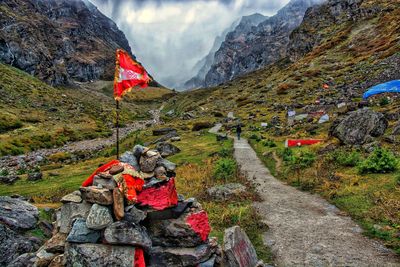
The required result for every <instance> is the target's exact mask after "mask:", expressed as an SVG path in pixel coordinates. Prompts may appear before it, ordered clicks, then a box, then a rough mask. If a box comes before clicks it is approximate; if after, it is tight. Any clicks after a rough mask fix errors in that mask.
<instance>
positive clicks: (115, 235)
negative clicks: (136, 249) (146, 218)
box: [104, 221, 151, 248]
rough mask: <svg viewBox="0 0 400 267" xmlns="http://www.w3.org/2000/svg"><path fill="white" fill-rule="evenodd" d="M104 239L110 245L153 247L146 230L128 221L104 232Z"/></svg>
mask: <svg viewBox="0 0 400 267" xmlns="http://www.w3.org/2000/svg"><path fill="white" fill-rule="evenodd" d="M104 239H105V241H106V242H107V243H109V244H116V245H131V246H140V247H144V248H150V247H151V240H150V238H149V236H148V234H147V232H146V229H144V228H143V227H142V226H140V225H136V224H134V223H131V222H127V221H119V222H115V223H113V224H111V225H109V226H108V227H107V228H106V230H105V231H104Z"/></svg>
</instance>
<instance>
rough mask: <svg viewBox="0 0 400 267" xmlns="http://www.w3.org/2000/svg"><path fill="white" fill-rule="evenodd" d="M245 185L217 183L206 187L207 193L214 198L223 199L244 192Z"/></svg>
mask: <svg viewBox="0 0 400 267" xmlns="http://www.w3.org/2000/svg"><path fill="white" fill-rule="evenodd" d="M246 191H247V189H246V187H245V186H244V185H242V184H238V183H230V184H224V185H217V186H214V187H211V188H209V189H207V194H208V195H209V196H210V197H211V198H212V199H214V200H219V201H224V200H228V199H231V198H232V197H236V196H240V195H243V194H245V193H246Z"/></svg>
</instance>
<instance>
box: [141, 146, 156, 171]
mask: <svg viewBox="0 0 400 267" xmlns="http://www.w3.org/2000/svg"><path fill="white" fill-rule="evenodd" d="M159 158H160V154H159V153H158V152H153V151H148V152H147V153H146V154H144V155H142V156H141V157H140V161H139V162H140V169H141V171H142V172H153V171H154V169H155V168H156V165H157V161H158V160H159Z"/></svg>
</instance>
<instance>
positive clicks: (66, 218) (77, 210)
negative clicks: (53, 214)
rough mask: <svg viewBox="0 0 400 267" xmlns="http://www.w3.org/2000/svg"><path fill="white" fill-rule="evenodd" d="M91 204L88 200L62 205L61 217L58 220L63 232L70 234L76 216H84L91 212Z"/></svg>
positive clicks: (84, 217)
mask: <svg viewBox="0 0 400 267" xmlns="http://www.w3.org/2000/svg"><path fill="white" fill-rule="evenodd" d="M90 208H91V205H90V204H89V203H87V202H86V201H84V202H82V203H73V202H70V203H66V204H64V205H62V206H61V210H60V219H59V220H57V221H58V223H59V227H60V232H61V233H63V234H68V233H69V231H70V230H71V226H72V222H73V220H74V219H76V218H83V219H86V217H87V216H88V214H89V211H90Z"/></svg>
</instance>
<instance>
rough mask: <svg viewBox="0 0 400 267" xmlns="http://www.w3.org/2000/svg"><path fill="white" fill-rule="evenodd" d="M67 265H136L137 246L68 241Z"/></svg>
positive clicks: (92, 266)
mask: <svg viewBox="0 0 400 267" xmlns="http://www.w3.org/2000/svg"><path fill="white" fill-rule="evenodd" d="M64 257H65V263H66V264H65V265H66V266H76V267H78V266H85V267H99V266H121V267H123V266H134V260H135V247H132V246H110V245H103V244H77V243H67V245H66V248H65V253H64Z"/></svg>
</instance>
